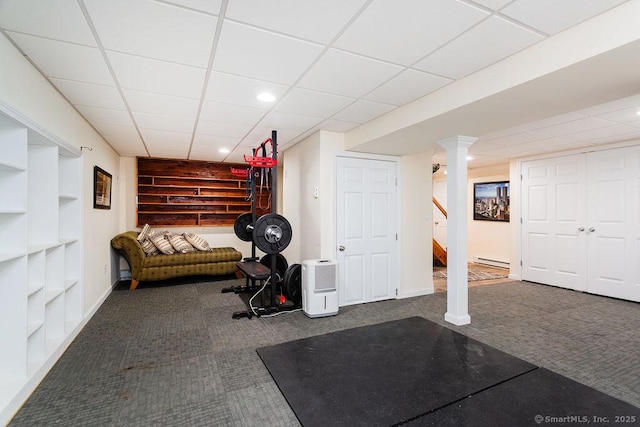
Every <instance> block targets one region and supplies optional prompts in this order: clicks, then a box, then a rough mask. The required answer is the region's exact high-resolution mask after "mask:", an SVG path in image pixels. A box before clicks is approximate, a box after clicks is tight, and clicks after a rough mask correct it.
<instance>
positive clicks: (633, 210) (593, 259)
mask: <svg viewBox="0 0 640 427" xmlns="http://www.w3.org/2000/svg"><path fill="white" fill-rule="evenodd" d="M639 157H640V148H638V147H629V148H624V149H617V150H606V151H599V152H594V153H589V155H588V165H589V193H588V201H589V202H588V203H589V204H588V212H589V221H588V225H587V238H588V241H589V245H588V263H589V283H588V291H589V292H592V293H595V294H599V295H606V296H611V297H616V298H623V299H628V300H632V301H640V284H639V281H640V280H639V279H640V277H639V275H638V269H639V268H640V262H639V261H640V253H639V251H638V245H639V243H640V233H639V231H640V210H639V203H638V199H639V197H640V195H639V192H640V188H639V185H638V180H639V179H640V161H639Z"/></svg>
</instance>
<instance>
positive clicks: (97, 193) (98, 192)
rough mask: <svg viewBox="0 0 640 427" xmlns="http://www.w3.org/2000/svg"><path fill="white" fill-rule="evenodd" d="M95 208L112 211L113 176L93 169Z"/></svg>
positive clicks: (96, 168)
mask: <svg viewBox="0 0 640 427" xmlns="http://www.w3.org/2000/svg"><path fill="white" fill-rule="evenodd" d="M93 208H94V209H111V174H110V173H108V172H107V171H105V170H104V169H101V168H99V167H98V166H94V167H93Z"/></svg>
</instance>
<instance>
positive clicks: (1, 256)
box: [0, 252, 26, 262]
mask: <svg viewBox="0 0 640 427" xmlns="http://www.w3.org/2000/svg"><path fill="white" fill-rule="evenodd" d="M25 255H26V254H25V253H24V252H14V253H0V262H6V261H13V260H15V259H18V258H22V257H23V256H25Z"/></svg>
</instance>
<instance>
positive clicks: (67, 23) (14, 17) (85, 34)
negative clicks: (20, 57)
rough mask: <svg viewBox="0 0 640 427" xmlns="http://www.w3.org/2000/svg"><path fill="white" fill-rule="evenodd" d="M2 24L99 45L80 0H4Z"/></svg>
mask: <svg viewBox="0 0 640 427" xmlns="http://www.w3.org/2000/svg"><path fill="white" fill-rule="evenodd" d="M0 27H2V28H4V29H6V30H11V31H18V32H21V33H27V34H33V35H36V36H41V37H47V38H51V39H55V40H62V41H66V42H72V43H78V44H83V45H87V46H94V47H97V44H96V41H95V39H94V38H93V34H91V30H90V29H89V25H87V22H86V21H85V19H84V15H83V14H82V11H81V10H80V7H78V2H77V1H76V0H57V1H51V0H20V1H0Z"/></svg>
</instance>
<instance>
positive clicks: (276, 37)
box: [213, 20, 322, 84]
mask: <svg viewBox="0 0 640 427" xmlns="http://www.w3.org/2000/svg"><path fill="white" fill-rule="evenodd" d="M321 51H322V46H320V45H317V44H313V43H308V42H304V41H301V40H297V39H294V38H291V37H287V36H283V35H280V34H276V33H272V32H270V31H265V30H261V29H258V28H254V27H249V26H247V25H242V24H238V23H235V22H231V21H228V20H225V22H224V25H223V27H222V33H221V34H220V41H219V42H218V48H217V50H216V56H215V59H214V62H213V68H214V69H215V70H216V71H223V72H227V73H231V74H237V75H240V76H246V77H252V78H255V79H260V80H266V81H271V82H277V83H284V84H292V83H294V82H295V81H296V80H298V78H299V77H300V75H301V74H302V73H303V72H304V71H305V70H306V69H307V68H308V67H309V66H310V65H311V63H312V62H313V61H314V60H315V59H316V58H317V56H318V54H320V52H321Z"/></svg>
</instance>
